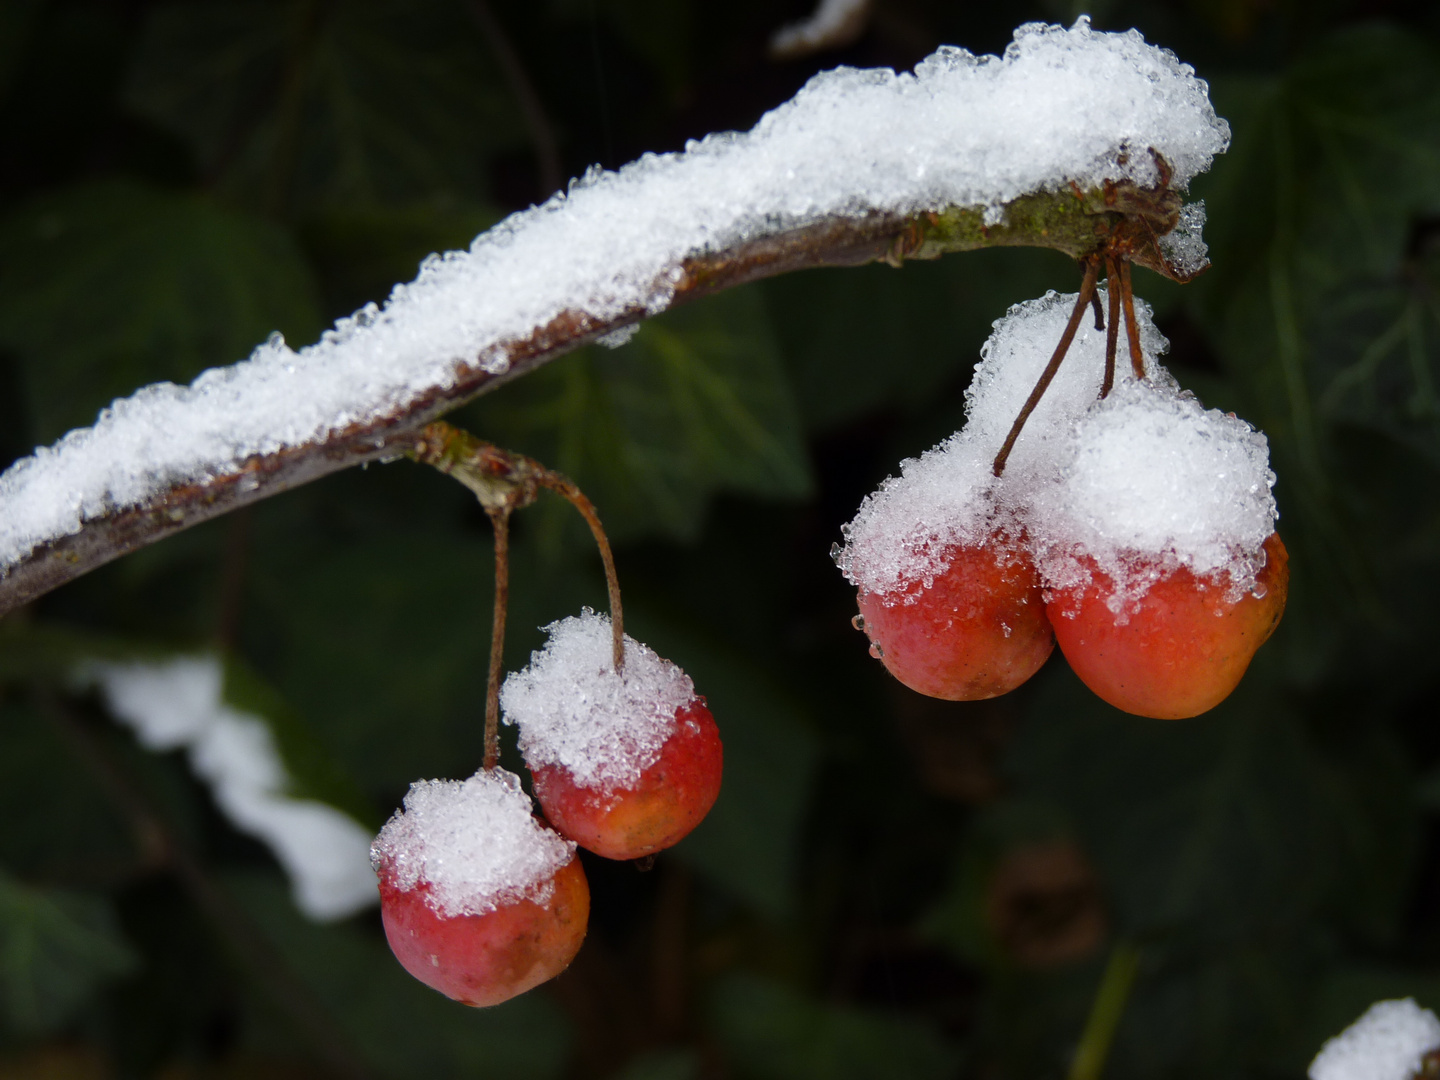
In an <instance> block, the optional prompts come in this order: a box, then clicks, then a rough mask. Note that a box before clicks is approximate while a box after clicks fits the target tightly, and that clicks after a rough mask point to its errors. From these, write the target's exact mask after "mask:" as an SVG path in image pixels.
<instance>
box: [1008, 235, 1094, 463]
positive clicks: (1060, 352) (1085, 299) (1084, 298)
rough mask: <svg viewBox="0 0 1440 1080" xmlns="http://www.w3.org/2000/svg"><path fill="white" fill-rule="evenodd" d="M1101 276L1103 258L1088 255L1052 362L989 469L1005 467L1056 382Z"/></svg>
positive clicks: (1041, 376) (1026, 402)
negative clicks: (1031, 415) (1026, 424)
mask: <svg viewBox="0 0 1440 1080" xmlns="http://www.w3.org/2000/svg"><path fill="white" fill-rule="evenodd" d="M1099 277H1100V260H1099V259H1096V258H1090V259H1087V260H1086V261H1085V277H1084V278H1083V279H1082V280H1081V282H1080V295H1079V296H1077V297H1075V307H1074V308H1073V309H1071V311H1070V321H1069V322H1067V323H1066V324H1065V332H1064V333H1063V334H1061V335H1060V343H1059V344H1058V345H1056V346H1055V352H1054V354H1053V355H1052V356H1051V357H1050V362H1049V363H1048V364H1046V365H1045V370H1044V371H1043V372H1041V373H1040V379H1039V381H1038V382H1036V384H1035V389H1034V390H1031V391H1030V396H1029V397H1028V398H1026V399H1025V404H1024V405H1023V406H1021V408H1020V415H1019V416H1017V417H1015V423H1013V424H1012V425H1010V434H1009V435H1006V436H1005V443H1004V445H1003V446H1001V447H1000V452H999V453H998V454H996V455H995V464H994V466H993V467H992V468H991V470H990V471H991V472H993V473H994V474H995V475H996V476H999V475H1000V474H1001V473H1003V472H1004V471H1005V462H1006V461H1007V460H1008V459H1009V457H1010V451H1011V450H1013V449H1014V448H1015V440H1016V439H1018V438H1019V437H1020V429H1021V428H1023V427H1024V426H1025V421H1026V420H1028V419H1030V414H1031V413H1033V412H1034V411H1035V406H1036V405H1039V404H1040V398H1041V397H1043V396H1044V394H1045V391H1046V390H1048V389H1049V388H1050V384H1051V383H1052V382H1054V380H1055V373H1056V372H1057V371H1059V370H1060V361H1062V360H1064V359H1065V354H1066V353H1067V352H1069V351H1070V343H1071V342H1072V341H1074V340H1075V332H1076V331H1077V330H1079V329H1080V317H1081V316H1082V315H1084V314H1085V309H1086V307H1088V306H1089V304H1090V297H1092V296H1093V295H1095V282H1096V281H1097V280H1098V279H1099Z"/></svg>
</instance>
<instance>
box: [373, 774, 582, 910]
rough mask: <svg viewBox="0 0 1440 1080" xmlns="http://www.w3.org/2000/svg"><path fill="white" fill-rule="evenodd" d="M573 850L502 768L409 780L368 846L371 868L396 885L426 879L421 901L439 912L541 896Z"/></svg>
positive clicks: (548, 890)
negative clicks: (401, 803)
mask: <svg viewBox="0 0 1440 1080" xmlns="http://www.w3.org/2000/svg"><path fill="white" fill-rule="evenodd" d="M574 854H575V845H574V844H573V843H572V842H571V841H569V840H566V839H565V838H564V837H562V836H561V835H560V834H559V833H557V832H555V831H554V830H553V829H548V828H546V827H545V826H544V825H542V824H541V823H540V822H539V821H537V820H536V818H535V816H534V813H533V808H532V806H531V803H530V797H529V796H528V795H526V794H525V792H524V791H522V790H521V788H520V778H519V777H518V776H516V775H515V774H514V773H511V772H506V771H505V770H504V769H488V770H482V771H480V772H478V773H476V774H475V775H474V776H472V777H470V779H468V780H417V781H416V782H415V783H413V784H411V785H410V793H409V794H408V795H406V796H405V808H404V809H403V810H398V811H396V812H395V814H394V816H393V817H391V818H390V820H389V821H387V822H386V823H385V827H384V828H383V829H381V830H380V835H379V836H377V837H376V838H375V843H374V844H372V845H371V847H370V861H371V863H372V864H373V865H374V867H375V870H376V872H377V873H379V874H381V875H382V876H383V877H385V878H386V879H387V880H388V881H389V882H390V883H391V884H393V885H395V886H396V887H397V888H399V889H400V890H401V891H402V892H409V891H410V890H412V889H415V888H417V887H419V886H422V885H424V886H428V887H429V894H428V896H427V897H426V902H427V903H428V904H429V905H430V907H431V908H433V909H434V910H435V911H436V912H437V913H439V914H440V915H442V916H444V917H446V918H454V917H455V916H459V915H483V914H485V913H486V912H490V911H494V910H495V909H496V908H498V907H502V906H503V905H505V904H511V903H514V902H516V901H518V900H534V901H535V902H537V903H544V902H545V901H546V900H548V899H549V897H550V893H551V891H552V889H553V884H552V880H551V879H552V878H554V876H555V874H556V872H557V871H558V870H560V868H561V867H563V866H564V865H565V864H566V863H568V862H569V861H570V860H571V859H572V858H573V857H574Z"/></svg>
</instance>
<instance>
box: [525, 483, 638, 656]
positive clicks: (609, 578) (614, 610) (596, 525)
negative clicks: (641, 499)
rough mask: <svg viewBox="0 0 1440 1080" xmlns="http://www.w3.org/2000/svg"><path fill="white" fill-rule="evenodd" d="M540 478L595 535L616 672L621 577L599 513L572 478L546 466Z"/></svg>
mask: <svg viewBox="0 0 1440 1080" xmlns="http://www.w3.org/2000/svg"><path fill="white" fill-rule="evenodd" d="M539 480H540V483H541V484H542V485H544V486H545V487H547V488H549V489H550V490H551V491H553V492H556V493H557V494H559V495H563V496H564V497H565V498H566V499H568V500H569V502H570V505H571V506H573V507H575V509H576V510H578V511H580V516H581V517H583V518H584V519H585V524H586V525H589V526H590V534H591V535H592V536H593V537H595V546H596V547H597V548H599V549H600V561H601V562H602V563H604V564H605V588H606V590H607V591H608V592H609V594H610V632H611V634H612V635H613V643H612V649H613V654H614V659H615V670H616V671H619V670H620V669H621V668H623V667H624V666H625V616H624V612H623V611H622V609H621V606H620V576H619V575H618V574H617V573H616V572H615V556H614V555H613V554H612V553H611V551H610V538H609V537H608V536H606V535H605V529H604V528H603V527H602V526H601V524H600V515H599V514H598V513H597V512H596V510H595V504H594V503H592V502H591V501H590V500H589V499H588V498H586V496H585V493H584V492H583V491H581V490H580V489H579V488H578V487H576V486H575V484H574V482H573V481H571V480H569V479H568V478H566V477H564V476H562V475H560V474H559V473H557V472H551V471H550V470H549V469H546V470H544V472H543V474H542V475H541V476H540V477H539Z"/></svg>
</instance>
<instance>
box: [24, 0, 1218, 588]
mask: <svg viewBox="0 0 1440 1080" xmlns="http://www.w3.org/2000/svg"><path fill="white" fill-rule="evenodd" d="M1229 138H1230V132H1229V127H1228V126H1227V125H1226V123H1225V122H1224V121H1223V120H1221V119H1219V118H1217V117H1216V115H1215V111H1214V109H1213V108H1212V107H1211V105H1210V101H1209V97H1208V88H1207V86H1206V84H1205V83H1204V81H1202V80H1201V79H1198V78H1196V76H1195V73H1194V71H1193V69H1191V68H1190V67H1189V66H1188V65H1185V64H1182V63H1181V62H1180V61H1179V60H1177V59H1176V58H1175V56H1174V54H1173V53H1171V52H1169V51H1168V50H1165V49H1161V48H1157V47H1156V46H1153V45H1149V44H1147V43H1146V42H1145V40H1144V38H1143V37H1141V35H1140V34H1139V33H1138V32H1137V31H1134V30H1131V31H1129V32H1127V33H1123V34H1109V33H1098V32H1096V31H1094V30H1092V29H1091V28H1090V24H1089V22H1088V21H1087V20H1086V19H1081V20H1080V21H1078V22H1077V23H1076V24H1075V25H1074V26H1073V27H1071V28H1069V29H1065V28H1063V27H1059V26H1045V25H1041V24H1039V23H1030V24H1027V25H1025V26H1022V27H1020V28H1019V29H1018V30H1017V31H1016V32H1015V40H1014V41H1013V43H1012V44H1011V45H1010V46H1009V48H1007V49H1006V51H1005V55H1004V56H1003V57H995V56H975V55H973V54H971V53H969V52H967V51H965V50H964V49H960V48H955V47H950V46H947V47H944V48H942V49H940V50H939V51H938V52H936V53H935V54H934V55H932V56H931V57H929V58H928V59H926V60H925V61H923V62H922V63H921V64H920V65H919V66H917V67H916V69H915V71H914V73H913V74H912V73H904V74H896V73H895V72H893V71H891V70H889V69H876V70H857V69H854V68H838V69H836V70H834V71H829V72H826V73H823V74H820V75H817V76H815V77H814V78H813V79H812V80H811V81H810V82H809V83H808V84H806V86H805V87H804V88H803V89H802V90H801V91H800V92H799V93H798V94H797V95H796V96H795V97H794V99H792V100H791V101H789V102H787V103H786V104H784V105H781V106H780V107H778V108H776V109H775V110H773V111H772V112H770V113H768V114H766V115H765V116H764V117H763V118H762V119H761V120H760V122H759V123H758V124H757V125H756V126H755V128H754V129H753V130H751V131H749V132H746V133H743V134H738V133H734V132H727V133H721V134H716V135H711V136H708V137H707V138H705V139H703V140H701V141H699V142H692V143H691V144H690V145H689V146H688V147H687V148H686V149H685V151H684V152H683V153H675V154H658V155H657V154H646V155H645V156H643V157H641V158H640V159H639V160H638V161H635V162H633V163H631V164H629V165H627V166H625V167H624V168H622V169H620V170H619V171H618V172H604V171H601V170H599V169H592V170H590V171H589V172H587V173H586V174H585V176H584V177H583V178H581V179H580V180H578V181H575V182H574V183H572V184H571V186H570V189H569V191H568V192H564V193H561V194H558V195H556V196H555V197H553V198H551V199H550V200H549V201H548V202H546V203H545V204H544V205H542V206H538V207H532V208H531V209H529V210H526V211H523V212H521V213H518V214H514V215H512V216H511V217H510V218H508V219H507V220H505V221H504V222H502V223H500V224H499V225H498V226H496V227H495V228H494V229H491V230H490V231H489V232H487V233H484V234H483V235H481V236H479V237H477V238H476V240H475V241H474V243H472V244H471V246H470V249H469V250H468V251H452V252H448V253H446V254H444V255H432V256H430V257H429V258H427V259H426V260H425V262H424V263H423V264H422V265H421V267H420V273H419V275H418V276H417V277H416V279H415V280H414V281H412V282H410V283H409V284H406V285H398V286H396V287H395V289H394V291H393V292H392V293H391V294H390V297H389V299H388V300H387V301H386V303H385V304H384V306H383V307H378V306H376V305H374V304H371V305H368V306H367V307H365V308H363V309H361V310H360V311H358V312H356V313H355V314H354V315H353V316H350V317H349V318H346V319H342V320H340V321H339V322H338V323H337V324H336V325H335V328H334V329H332V330H330V331H327V332H326V333H325V334H324V335H323V336H322V338H321V340H320V341H319V342H317V343H315V344H313V345H310V346H307V347H305V348H303V349H300V350H299V351H298V352H297V351H296V350H294V349H292V348H291V347H290V346H289V345H287V344H286V343H285V341H284V340H283V339H282V338H280V336H279V335H278V334H277V335H273V336H272V337H271V339H270V340H269V341H267V342H265V343H264V344H262V345H260V346H259V347H258V348H257V349H256V350H255V351H254V353H253V354H252V355H251V356H250V358H249V359H248V360H246V361H244V362H242V363H239V364H235V365H233V366H231V367H226V368H216V369H212V370H210V371H207V372H205V373H204V374H202V375H201V376H199V377H198V378H197V379H196V380H195V381H194V382H193V383H192V384H191V385H189V386H183V387H182V386H176V385H174V384H171V383H158V384H155V385H153V386H149V387H146V388H145V389H143V390H140V391H139V392H137V393H136V394H134V395H133V396H131V397H128V398H125V399H122V400H119V401H116V402H115V403H114V404H113V405H111V406H110V407H109V408H107V409H106V410H104V411H103V412H102V413H101V415H100V417H99V419H98V420H97V422H96V423H95V425H94V426H93V427H90V428H84V429H78V430H76V431H72V432H71V433H70V434H68V435H66V436H65V437H64V438H63V439H61V440H60V441H59V442H58V443H56V444H55V445H54V446H51V447H46V448H42V449H39V450H37V451H36V452H35V454H34V455H33V456H31V457H29V458H26V459H24V460H22V461H19V462H17V463H16V464H15V465H14V466H13V467H12V468H11V469H10V470H9V471H8V472H6V473H5V474H4V476H3V477H0V572H3V570H5V569H6V568H8V567H10V566H12V565H14V564H15V563H16V562H17V561H19V560H20V559H22V558H24V557H25V556H26V555H27V554H28V553H29V552H30V551H32V550H33V549H34V548H35V547H37V546H38V545H40V544H42V543H45V542H46V541H50V540H54V539H58V538H60V537H63V536H65V535H67V534H70V533H74V532H76V531H78V530H79V529H80V528H81V526H82V525H83V523H84V522H85V521H87V520H89V519H92V518H95V517H98V516H101V515H103V514H106V513H108V512H111V511H114V510H116V509H119V508H129V507H136V506H140V505H143V504H145V503H146V502H147V501H148V500H150V499H152V498H154V497H155V496H156V495H158V494H159V493H160V492H162V491H164V490H165V489H166V488H167V487H169V486H170V485H173V484H180V483H191V482H202V481H207V480H212V479H215V478H218V477H226V476H234V475H237V474H239V473H240V472H241V471H242V466H243V464H244V462H245V461H246V460H247V459H248V458H250V457H252V456H254V455H260V454H272V453H275V452H277V451H280V450H282V449H284V448H286V447H294V446H298V445H302V444H305V443H308V442H311V441H316V440H323V439H325V438H326V437H327V436H329V435H330V434H332V433H335V432H339V431H341V430H343V429H345V428H346V427H347V426H349V425H351V424H354V423H363V422H367V421H370V420H373V419H375V418H378V417H380V416H384V415H387V414H391V413H394V412H397V411H401V410H404V409H406V408H407V407H408V406H409V405H411V403H413V402H415V401H417V400H419V399H420V398H422V397H423V396H424V395H425V394H427V393H430V392H432V391H433V390H434V389H436V388H444V387H447V386H451V385H453V384H454V381H455V378H456V366H457V365H458V364H462V363H464V364H474V363H479V364H480V365H481V366H482V367H484V366H487V365H488V366H489V367H490V369H491V370H497V371H498V370H501V369H503V368H504V367H505V359H504V353H503V345H504V343H506V342H508V341H513V340H516V339H522V338H525V337H528V336H529V335H530V334H531V332H532V331H534V330H535V329H536V328H538V327H541V326H544V325H546V324H547V323H549V322H550V321H551V320H553V319H554V318H555V317H556V316H558V315H560V314H561V313H562V312H565V311H584V312H588V313H589V314H591V315H593V316H595V317H596V318H599V319H602V320H604V319H612V318H615V317H618V316H620V315H621V314H623V313H626V312H632V313H633V312H636V311H644V312H651V313H653V312H656V311H659V310H662V309H663V308H664V307H665V306H666V305H667V304H668V303H669V300H670V298H671V296H672V295H673V292H674V289H675V286H676V284H677V283H678V282H679V281H680V280H681V278H682V277H683V270H682V266H683V262H684V260H685V259H686V258H687V257H688V256H691V255H695V254H698V253H703V252H709V251H716V250H720V249H725V248H728V247H731V246H733V245H735V244H738V243H741V242H743V241H747V240H752V239H755V238H757V237H761V236H765V235H769V234H773V233H776V232H779V231H783V230H787V229H791V228H796V227H800V226H804V225H808V224H811V223H814V222H817V221H820V220H823V219H826V218H830V217H833V216H837V215H846V216H848V215H860V214H866V213H870V212H873V211H883V212H888V213H896V214H912V213H916V212H919V211H923V210H938V209H941V208H944V207H949V206H984V207H987V208H989V211H990V214H991V217H995V218H997V219H998V215H1000V214H1001V210H1000V207H1001V205H1002V204H1003V203H1005V202H1008V201H1009V200H1012V199H1014V198H1016V197H1017V196H1019V195H1022V194H1026V193H1031V192H1035V191H1040V190H1059V189H1061V188H1062V187H1064V185H1066V184H1067V183H1068V182H1071V181H1073V182H1075V183H1077V184H1079V185H1081V186H1082V187H1091V186H1094V185H1098V184H1100V183H1102V182H1103V181H1105V180H1125V179H1129V180H1133V181H1136V182H1137V183H1140V184H1142V185H1145V184H1152V183H1154V182H1156V181H1157V180H1158V176H1157V175H1156V170H1155V165H1154V162H1153V161H1152V160H1151V157H1150V155H1149V154H1148V153H1146V152H1145V151H1146V150H1147V149H1148V148H1151V147H1153V148H1154V149H1155V150H1157V151H1158V152H1159V153H1161V154H1163V155H1164V157H1165V158H1166V160H1167V161H1168V162H1169V163H1170V165H1171V166H1172V167H1173V169H1174V179H1173V184H1174V185H1175V186H1176V187H1178V188H1182V189H1183V188H1184V187H1185V186H1186V185H1187V184H1188V183H1189V181H1190V180H1191V179H1192V178H1193V177H1194V176H1195V175H1196V174H1197V173H1199V172H1202V171H1204V170H1205V169H1206V168H1208V167H1209V165H1210V161H1211V159H1212V158H1213V156H1214V155H1215V154H1218V153H1220V152H1221V151H1223V150H1224V149H1225V147H1226V145H1227V143H1228V142H1229ZM1192 247H1193V245H1192ZM1177 250H1182V249H1177ZM1184 250H1189V249H1188V248H1187V249H1184Z"/></svg>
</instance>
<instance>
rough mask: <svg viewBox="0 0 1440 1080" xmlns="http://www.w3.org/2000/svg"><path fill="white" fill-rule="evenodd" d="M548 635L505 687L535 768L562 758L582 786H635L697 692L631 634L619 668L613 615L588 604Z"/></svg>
mask: <svg viewBox="0 0 1440 1080" xmlns="http://www.w3.org/2000/svg"><path fill="white" fill-rule="evenodd" d="M545 630H546V632H547V633H549V635H550V638H549V641H547V642H546V644H545V647H544V648H543V649H540V650H537V651H536V652H534V653H532V654H531V656H530V664H529V666H528V667H526V668H525V669H524V670H523V671H517V672H513V673H511V674H510V675H509V676H508V677H507V678H506V679H505V685H504V687H502V688H501V691H500V705H501V708H502V709H503V710H504V719H505V723H507V724H514V725H516V726H517V727H518V728H519V729H520V749H521V751H522V752H523V753H524V755H525V763H526V764H527V765H529V766H530V768H531V769H536V768H543V767H545V766H559V767H561V768H564V769H566V770H568V771H569V773H570V775H571V777H572V778H573V780H574V781H575V783H576V784H577V785H578V786H580V787H584V788H590V789H592V790H601V791H613V790H615V789H616V788H620V787H630V786H632V785H633V784H634V783H635V782H636V781H637V780H639V779H640V775H641V773H643V772H644V771H645V770H646V769H648V768H649V767H650V766H651V765H653V764H655V762H656V761H658V760H659V758H660V751H661V749H662V748H663V747H664V745H665V742H666V740H667V739H669V738H670V736H671V735H672V734H674V732H675V717H676V714H677V713H678V712H679V711H680V710H681V709H683V708H685V706H687V705H689V704H690V703H691V702H692V701H694V700H695V697H696V695H695V685H694V684H693V683H692V682H691V681H690V677H689V676H688V675H686V674H685V673H684V672H683V671H681V670H680V668H678V667H676V666H675V665H674V664H672V663H671V662H670V661H669V660H665V659H662V658H661V657H660V656H658V655H657V654H656V653H655V651H654V650H653V649H651V648H649V647H647V646H645V645H642V644H640V643H639V642H638V641H636V640H634V639H633V638H631V637H630V636H629V635H626V637H625V664H624V666H623V667H622V668H621V669H620V671H618V672H617V671H616V670H615V663H614V655H613V651H612V641H613V638H612V630H611V623H610V617H609V616H608V615H602V614H597V613H595V612H594V611H591V610H590V609H588V608H586V609H585V610H584V611H583V612H582V613H581V614H580V615H572V616H570V617H569V618H566V619H561V620H560V621H558V622H554V623H551V624H550V625H549V626H547V627H545Z"/></svg>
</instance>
